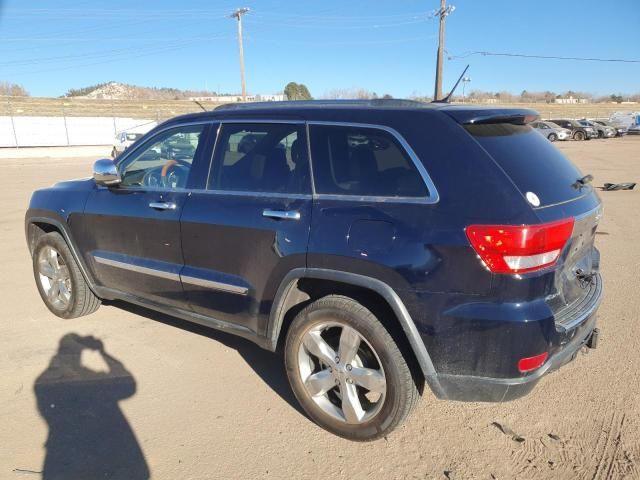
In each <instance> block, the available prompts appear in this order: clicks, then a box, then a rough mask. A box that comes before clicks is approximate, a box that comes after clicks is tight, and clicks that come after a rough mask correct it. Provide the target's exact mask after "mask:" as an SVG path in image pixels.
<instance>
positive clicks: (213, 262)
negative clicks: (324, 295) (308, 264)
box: [182, 193, 311, 331]
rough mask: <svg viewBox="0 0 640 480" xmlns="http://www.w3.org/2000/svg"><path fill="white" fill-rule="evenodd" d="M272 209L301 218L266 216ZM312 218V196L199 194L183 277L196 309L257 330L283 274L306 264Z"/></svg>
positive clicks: (187, 233)
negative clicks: (297, 214)
mask: <svg viewBox="0 0 640 480" xmlns="http://www.w3.org/2000/svg"><path fill="white" fill-rule="evenodd" d="M267 209H272V210H280V211H295V212H298V213H299V214H300V218H299V219H298V220H277V219H273V218H268V217H264V216H263V211H264V210H267ZM310 218H311V198H308V199H289V198H280V199H278V198H266V197H250V196H238V195H228V194H216V193H193V194H192V196H191V197H190V198H189V199H188V201H187V204H186V206H185V208H184V212H183V215H182V246H183V251H184V261H185V266H184V269H183V271H182V277H183V278H182V281H183V287H184V289H185V292H186V295H187V297H188V299H189V301H190V304H191V307H192V308H193V309H194V310H195V311H196V312H198V313H201V314H204V315H208V316H211V317H214V318H216V319H218V320H223V321H227V322H231V323H237V324H241V325H243V326H245V327H248V328H250V329H251V330H253V331H257V330H258V321H259V317H260V316H261V315H265V314H266V315H268V312H269V311H270V308H271V302H272V300H273V297H274V295H275V292H276V290H277V288H278V286H279V285H280V281H281V280H282V278H283V277H284V276H285V275H286V274H287V272H288V271H289V270H291V269H292V268H297V267H304V265H305V257H306V250H307V241H308V237H309V222H310ZM185 277H188V278H185Z"/></svg>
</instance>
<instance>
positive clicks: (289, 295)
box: [266, 268, 441, 396]
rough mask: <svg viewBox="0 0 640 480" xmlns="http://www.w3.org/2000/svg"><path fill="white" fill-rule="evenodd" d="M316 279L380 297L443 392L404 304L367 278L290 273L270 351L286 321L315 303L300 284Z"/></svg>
mask: <svg viewBox="0 0 640 480" xmlns="http://www.w3.org/2000/svg"><path fill="white" fill-rule="evenodd" d="M313 280H319V281H325V282H336V283H340V284H343V285H345V286H347V287H349V286H350V287H354V288H355V289H359V290H360V291H368V292H371V293H373V294H375V295H376V296H377V297H379V298H380V299H381V300H382V301H383V302H384V304H385V305H386V306H387V307H388V309H389V310H390V312H392V313H393V315H394V317H395V320H396V321H397V323H399V324H400V326H401V327H402V332H398V333H399V334H402V335H403V338H405V339H406V341H407V344H408V348H409V349H410V350H411V353H412V354H413V356H414V358H415V360H416V363H417V365H418V367H419V369H420V371H421V372H422V374H423V375H424V378H425V379H426V380H427V383H428V384H429V386H430V387H431V389H432V390H433V391H434V393H436V395H438V394H439V393H441V392H440V390H441V389H440V385H439V382H438V380H437V376H436V371H435V368H434V366H433V362H432V361H431V357H430V356H429V353H428V352H427V349H426V347H425V345H424V342H423V341H422V338H421V337H420V333H419V332H418V329H417V327H416V325H415V323H414V322H413V319H412V318H411V315H410V314H409V312H408V310H407V308H406V307H405V305H404V303H403V302H402V300H401V299H400V297H399V296H398V294H397V293H396V292H395V291H394V290H393V289H392V288H391V287H390V286H389V285H387V284H386V283H384V282H382V281H380V280H378V279H375V278H371V277H367V276H364V275H359V274H355V273H351V272H343V271H337V270H329V269H322V268H298V269H294V270H292V271H291V272H289V273H288V274H287V275H286V276H285V278H284V279H283V280H282V282H281V283H280V287H279V288H278V291H277V293H276V297H275V300H274V303H273V307H272V309H271V313H270V316H269V323H268V326H267V332H266V337H267V338H266V340H267V348H268V349H270V350H273V351H275V350H276V349H277V348H278V345H279V342H280V341H281V340H282V338H283V336H284V334H286V328H287V326H288V325H287V323H288V321H290V320H291V319H290V318H287V314H288V313H290V312H293V313H297V311H299V310H300V309H301V308H302V307H304V306H305V305H306V304H307V303H308V302H309V301H311V300H313V298H312V296H311V295H309V293H307V291H306V289H305V288H304V287H302V288H300V284H301V282H305V281H313ZM327 293H328V292H327ZM333 293H335V292H333ZM356 299H357V298H356ZM390 333H392V332H390ZM438 396H440V395H438Z"/></svg>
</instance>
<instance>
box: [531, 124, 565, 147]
mask: <svg viewBox="0 0 640 480" xmlns="http://www.w3.org/2000/svg"><path fill="white" fill-rule="evenodd" d="M531 126H532V127H533V128H535V129H536V130H538V132H540V133H541V134H542V135H544V136H545V138H547V140H549V141H550V142H555V141H556V140H568V139H570V138H571V130H569V129H566V128H562V127H561V126H560V125H556V124H555V123H553V122H545V121H542V120H538V121H536V122H531Z"/></svg>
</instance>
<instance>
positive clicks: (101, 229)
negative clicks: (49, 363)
mask: <svg viewBox="0 0 640 480" xmlns="http://www.w3.org/2000/svg"><path fill="white" fill-rule="evenodd" d="M209 130H210V127H209V126H208V125H206V124H199V125H183V126H176V127H174V128H170V129H167V130H166V131H161V132H159V133H157V134H152V136H151V138H150V139H149V140H147V141H146V142H144V143H143V144H142V145H141V146H140V147H138V148H136V150H135V151H133V152H132V153H131V154H129V155H127V156H126V157H124V158H123V160H122V161H121V162H120V163H119V165H118V170H119V171H120V174H121V176H122V178H123V181H122V184H121V185H119V186H116V187H112V188H106V187H97V188H96V190H95V191H94V192H93V193H92V194H91V195H90V196H89V198H88V200H87V203H86V206H85V210H84V214H83V215H82V216H80V218H79V219H78V220H77V221H76V222H75V224H74V225H73V226H72V228H73V229H74V235H75V236H76V238H77V240H78V243H79V246H80V250H81V251H82V252H83V254H84V256H85V260H86V262H87V264H88V265H89V268H90V269H91V270H92V273H93V274H94V276H95V278H96V279H97V281H98V284H100V285H101V286H103V287H107V288H111V289H114V290H119V291H122V292H125V293H129V294H133V295H136V296H138V297H142V298H145V299H147V300H152V301H155V302H158V303H162V304H168V305H172V306H178V307H185V306H186V301H185V297H184V291H183V289H182V285H181V282H180V270H181V269H182V266H183V258H182V246H181V243H180V242H181V238H180V216H181V214H182V210H183V207H184V204H185V202H186V200H187V198H188V195H189V193H188V190H187V187H190V185H191V184H192V183H193V179H192V178H191V177H192V175H191V173H193V172H194V171H198V169H199V168H200V167H199V166H200V164H201V163H202V162H203V161H204V162H207V160H208V158H210V156H207V155H206V151H207V149H208V148H209V144H210V142H209V141H208V139H207V136H208V132H209ZM207 163H208V162H207Z"/></svg>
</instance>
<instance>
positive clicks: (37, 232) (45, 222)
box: [25, 213, 97, 295]
mask: <svg viewBox="0 0 640 480" xmlns="http://www.w3.org/2000/svg"><path fill="white" fill-rule="evenodd" d="M50 232H57V233H59V234H60V235H62V238H64V241H65V242H66V243H67V246H68V247H69V250H70V251H71V255H73V259H74V260H75V261H76V263H77V264H78V268H79V269H80V273H81V274H82V277H83V278H84V280H85V281H86V282H87V285H88V286H89V288H90V290H91V291H92V292H93V293H94V295H97V293H96V287H95V282H94V281H93V278H92V277H91V275H90V274H89V270H88V269H87V266H86V264H85V262H84V260H83V259H82V257H81V256H80V255H79V254H78V248H77V246H76V244H75V242H74V241H73V238H72V237H71V235H70V233H69V230H68V228H67V226H66V225H65V224H64V223H63V222H61V221H60V220H57V219H55V218H50V217H42V216H30V215H29V213H27V216H26V217H25V234H26V237H27V245H28V247H29V253H30V254H33V249H34V247H35V245H36V242H37V241H38V239H39V238H40V236H41V235H44V234H47V233H50Z"/></svg>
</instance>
